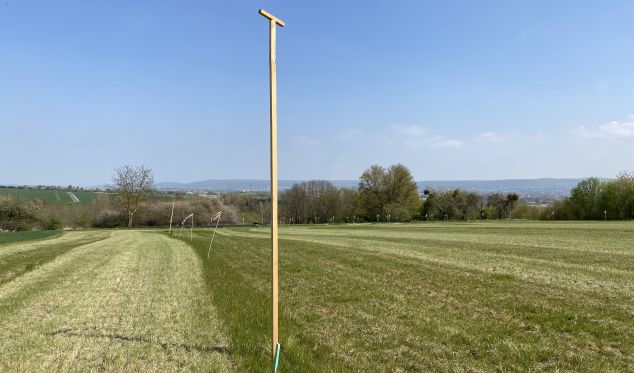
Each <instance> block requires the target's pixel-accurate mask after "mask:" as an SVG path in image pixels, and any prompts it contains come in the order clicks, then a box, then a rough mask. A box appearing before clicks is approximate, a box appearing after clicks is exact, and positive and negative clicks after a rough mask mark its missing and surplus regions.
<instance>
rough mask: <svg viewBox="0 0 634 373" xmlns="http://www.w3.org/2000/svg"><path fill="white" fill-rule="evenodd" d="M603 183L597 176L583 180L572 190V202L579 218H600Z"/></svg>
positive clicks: (601, 213) (574, 211)
mask: <svg viewBox="0 0 634 373" xmlns="http://www.w3.org/2000/svg"><path fill="white" fill-rule="evenodd" d="M603 190H604V188H603V183H602V182H601V180H599V179H597V178H596V177H591V178H588V179H584V180H581V181H580V182H579V184H577V186H576V187H574V188H572V190H571V191H570V203H571V204H572V210H573V213H574V214H575V215H576V217H577V218H578V219H583V220H589V219H600V218H602V215H603V211H601V202H602V194H603Z"/></svg>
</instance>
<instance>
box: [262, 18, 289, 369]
mask: <svg viewBox="0 0 634 373" xmlns="http://www.w3.org/2000/svg"><path fill="white" fill-rule="evenodd" d="M259 13H260V14H261V15H263V16H264V17H266V18H268V19H269V75H270V97H271V102H270V104H271V107H270V113H271V117H270V121H271V303H272V309H271V318H272V325H271V355H272V357H273V359H275V353H276V349H277V343H278V288H279V286H278V232H277V231H278V226H277V80H276V63H275V29H276V25H280V26H282V27H284V22H282V20H280V19H278V18H276V17H274V16H273V15H271V14H270V13H268V12H266V11H265V10H263V9H260V11H259Z"/></svg>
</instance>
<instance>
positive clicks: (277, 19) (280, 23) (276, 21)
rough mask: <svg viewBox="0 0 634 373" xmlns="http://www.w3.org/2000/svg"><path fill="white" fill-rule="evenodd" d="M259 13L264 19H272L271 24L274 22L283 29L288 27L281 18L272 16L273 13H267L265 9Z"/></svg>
mask: <svg viewBox="0 0 634 373" xmlns="http://www.w3.org/2000/svg"><path fill="white" fill-rule="evenodd" d="M258 13H260V14H261V15H263V16H264V17H266V18H268V19H270V20H271V22H273V23H277V24H278V25H280V26H282V27H284V26H286V25H285V24H284V21H282V20H281V19H279V18H277V17H275V16H274V15H272V14H271V13H269V12H267V11H266V10H264V9H260V10H259V11H258Z"/></svg>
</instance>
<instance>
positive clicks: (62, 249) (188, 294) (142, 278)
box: [0, 231, 235, 372]
mask: <svg viewBox="0 0 634 373" xmlns="http://www.w3.org/2000/svg"><path fill="white" fill-rule="evenodd" d="M51 251H56V254H57V255H56V256H55V257H54V258H49V260H48V261H46V262H44V263H43V264H42V265H40V266H39V267H37V268H35V269H32V270H31V271H28V272H26V273H24V274H22V275H20V276H19V277H15V276H14V277H13V278H12V280H11V281H10V282H6V283H4V284H2V285H1V286H0V343H2V353H1V354H0V371H2V372H9V371H27V372H32V371H47V372H48V371H102V370H109V371H124V370H125V371H156V372H165V371H177V370H196V371H214V372H222V371H231V370H234V369H235V368H234V366H233V363H232V361H231V359H230V356H229V354H228V347H227V346H228V340H227V338H226V336H225V334H224V332H223V330H222V328H221V323H220V321H219V319H218V317H217V314H216V313H215V311H214V307H213V305H212V304H211V302H210V299H209V297H208V292H207V291H206V288H205V283H204V280H203V276H202V268H201V263H200V261H199V260H198V259H197V257H196V256H195V255H194V254H193V252H192V250H191V249H190V248H189V247H187V246H186V245H185V244H183V243H181V242H179V241H176V240H173V239H170V238H167V237H166V236H164V235H162V234H159V233H151V232H139V231H89V232H79V233H75V232H73V233H66V234H64V236H62V237H60V238H57V239H53V240H46V241H43V242H41V243H40V244H35V243H30V244H13V245H7V246H2V247H0V261H1V262H2V263H4V261H5V260H6V259H7V258H9V259H10V261H11V262H13V263H14V264H15V265H14V268H18V270H19V268H20V267H21V266H22V265H23V264H24V263H23V262H20V260H19V256H20V255H25V254H29V255H30V256H31V257H37V256H47V255H50V253H49V252H51ZM12 271H13V270H12V269H11V268H5V267H3V268H0V275H2V276H5V275H6V273H10V272H12Z"/></svg>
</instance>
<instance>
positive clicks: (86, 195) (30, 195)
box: [0, 188, 105, 204]
mask: <svg viewBox="0 0 634 373" xmlns="http://www.w3.org/2000/svg"><path fill="white" fill-rule="evenodd" d="M72 193H73V194H74V195H75V196H76V197H77V198H78V199H79V203H81V204H84V203H90V202H92V201H93V200H95V199H96V198H99V196H105V194H100V193H95V192H88V191H76V192H75V191H73V192H72ZM3 195H12V196H16V197H18V198H21V199H24V200H34V199H42V200H45V201H48V202H50V203H56V204H71V203H73V200H72V198H71V197H70V196H69V195H68V193H66V191H63V190H45V189H18V188H0V196H3Z"/></svg>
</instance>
